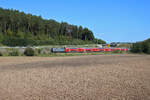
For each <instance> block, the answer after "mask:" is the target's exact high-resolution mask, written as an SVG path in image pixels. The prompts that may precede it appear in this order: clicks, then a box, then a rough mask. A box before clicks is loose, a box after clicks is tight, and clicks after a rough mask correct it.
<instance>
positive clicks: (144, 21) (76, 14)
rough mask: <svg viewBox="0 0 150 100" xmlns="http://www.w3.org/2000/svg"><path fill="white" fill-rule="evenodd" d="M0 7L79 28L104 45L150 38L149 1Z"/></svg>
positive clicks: (6, 2)
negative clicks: (101, 41) (90, 33)
mask: <svg viewBox="0 0 150 100" xmlns="http://www.w3.org/2000/svg"><path fill="white" fill-rule="evenodd" d="M0 7H2V8H13V9H17V10H20V11H24V12H25V13H32V14H34V15H41V16H42V17H43V18H44V19H54V20H56V21H58V22H62V21H64V22H68V23H70V24H74V25H78V26H79V25H82V26H84V27H88V28H89V29H91V30H92V31H93V33H94V35H95V37H97V38H101V39H104V40H106V41H107V42H117V41H120V42H135V41H142V40H144V39H147V38H150V0H0Z"/></svg>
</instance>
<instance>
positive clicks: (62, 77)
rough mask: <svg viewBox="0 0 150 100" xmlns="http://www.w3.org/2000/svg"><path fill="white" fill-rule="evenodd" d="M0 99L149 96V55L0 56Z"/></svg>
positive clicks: (136, 99) (147, 99) (145, 99)
mask: <svg viewBox="0 0 150 100" xmlns="http://www.w3.org/2000/svg"><path fill="white" fill-rule="evenodd" d="M0 100H150V56H146V55H99V56H98V55H96V56H77V57H75V56H74V57H52V58H50V57H1V58H0Z"/></svg>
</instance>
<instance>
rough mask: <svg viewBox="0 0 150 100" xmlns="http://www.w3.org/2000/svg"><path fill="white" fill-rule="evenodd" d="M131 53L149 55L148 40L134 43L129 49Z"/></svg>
mask: <svg viewBox="0 0 150 100" xmlns="http://www.w3.org/2000/svg"><path fill="white" fill-rule="evenodd" d="M131 52H133V53H146V54H150V39H148V40H145V41H143V42H136V43H134V44H133V45H132V47H131Z"/></svg>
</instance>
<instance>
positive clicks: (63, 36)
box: [0, 8, 106, 46]
mask: <svg viewBox="0 0 150 100" xmlns="http://www.w3.org/2000/svg"><path fill="white" fill-rule="evenodd" d="M96 42H97V39H95V37H94V35H93V32H92V31H91V30H89V29H88V28H83V27H82V26H76V25H71V24H68V23H66V22H61V23H59V22H57V21H55V20H52V19H49V20H48V19H43V18H42V17H41V16H35V15H32V14H26V13H24V12H20V11H18V10H13V9H3V8H0V44H2V45H8V46H27V45H53V44H88V43H96ZM98 42H99V43H106V42H105V41H103V40H100V39H99V40H98Z"/></svg>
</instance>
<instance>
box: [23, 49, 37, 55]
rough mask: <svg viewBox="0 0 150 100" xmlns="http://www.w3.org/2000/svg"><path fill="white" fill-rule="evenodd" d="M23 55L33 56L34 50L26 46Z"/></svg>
mask: <svg viewBox="0 0 150 100" xmlns="http://www.w3.org/2000/svg"><path fill="white" fill-rule="evenodd" d="M24 55H26V56H34V55H35V51H34V50H33V49H32V48H30V47H28V48H26V49H25V51H24Z"/></svg>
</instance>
